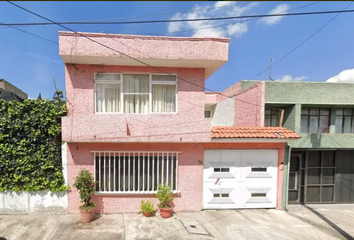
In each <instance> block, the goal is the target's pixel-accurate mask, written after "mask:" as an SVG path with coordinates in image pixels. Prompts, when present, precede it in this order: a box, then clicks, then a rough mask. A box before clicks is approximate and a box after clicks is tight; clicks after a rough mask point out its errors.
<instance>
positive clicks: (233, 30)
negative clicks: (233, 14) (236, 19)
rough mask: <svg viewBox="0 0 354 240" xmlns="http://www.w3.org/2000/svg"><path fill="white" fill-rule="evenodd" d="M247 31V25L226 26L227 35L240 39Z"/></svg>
mask: <svg viewBox="0 0 354 240" xmlns="http://www.w3.org/2000/svg"><path fill="white" fill-rule="evenodd" d="M247 31H248V26H247V23H235V24H230V25H228V26H227V33H228V35H230V36H232V35H235V36H236V37H240V36H241V35H242V34H244V33H245V32H247Z"/></svg>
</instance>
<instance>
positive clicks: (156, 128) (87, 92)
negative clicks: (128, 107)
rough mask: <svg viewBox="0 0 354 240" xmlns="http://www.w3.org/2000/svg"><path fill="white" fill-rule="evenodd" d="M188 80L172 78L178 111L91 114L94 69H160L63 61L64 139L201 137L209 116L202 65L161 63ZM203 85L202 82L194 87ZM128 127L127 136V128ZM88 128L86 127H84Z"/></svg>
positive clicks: (187, 139)
mask: <svg viewBox="0 0 354 240" xmlns="http://www.w3.org/2000/svg"><path fill="white" fill-rule="evenodd" d="M160 69H163V70H164V71H166V72H171V73H174V74H177V76H178V77H180V78H183V79H193V83H194V84H191V83H188V82H186V81H183V80H180V79H178V80H177V88H178V93H177V113H176V114H174V113H166V114H96V113H95V100H94V99H95V96H94V76H95V73H96V72H124V73H125V72H128V73H159V72H158V71H157V70H153V69H151V68H149V67H136V66H96V65H95V66H91V65H69V64H67V65H66V66H65V79H66V98H67V107H68V116H66V117H64V118H62V124H63V132H62V136H63V137H62V138H63V141H66V142H127V141H128V142H141V141H144V142H146V141H147V142H205V141H210V125H211V120H210V119H205V118H204V104H205V94H204V89H203V87H204V80H205V79H204V69H194V68H192V69H191V68H160ZM196 85H199V86H203V87H198V86H196ZM127 126H128V128H129V130H130V135H128V133H127ZM88 129H90V131H87V130H88Z"/></svg>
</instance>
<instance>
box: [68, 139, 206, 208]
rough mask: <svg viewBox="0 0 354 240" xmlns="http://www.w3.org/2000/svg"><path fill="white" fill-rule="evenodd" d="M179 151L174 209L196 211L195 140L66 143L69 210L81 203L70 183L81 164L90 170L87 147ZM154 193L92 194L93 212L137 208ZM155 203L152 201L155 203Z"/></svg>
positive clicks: (199, 182) (198, 155)
mask: <svg viewBox="0 0 354 240" xmlns="http://www.w3.org/2000/svg"><path fill="white" fill-rule="evenodd" d="M94 150H96V151H180V152H181V153H180V154H179V155H178V164H179V166H178V189H179V190H180V192H181V193H180V194H178V195H176V196H175V200H174V204H175V207H174V210H175V211H199V210H201V209H202V198H203V157H204V148H203V145H202V144H197V143H194V144H192V143H176V144H168V143H68V184H69V185H70V186H71V189H70V191H69V195H68V197H69V201H68V202H69V206H68V210H69V213H77V212H78V207H79V206H80V205H81V203H80V198H79V194H78V192H77V190H76V189H75V188H74V187H72V185H73V183H74V182H75V177H76V176H77V175H78V173H79V171H80V170H81V169H83V168H86V169H88V170H89V171H91V172H92V173H93V172H94V157H93V153H91V151H94ZM145 199H151V200H152V201H153V202H155V203H157V202H158V199H157V198H156V196H155V195H99V196H94V197H93V201H94V202H95V203H96V204H97V208H96V212H100V213H103V212H104V213H123V212H139V211H140V202H141V200H145ZM155 206H156V205H155Z"/></svg>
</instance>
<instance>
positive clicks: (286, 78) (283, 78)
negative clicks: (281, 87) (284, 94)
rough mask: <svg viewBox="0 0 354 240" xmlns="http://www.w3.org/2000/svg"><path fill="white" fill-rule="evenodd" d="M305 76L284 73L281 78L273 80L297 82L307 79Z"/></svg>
mask: <svg viewBox="0 0 354 240" xmlns="http://www.w3.org/2000/svg"><path fill="white" fill-rule="evenodd" d="M307 78H308V77H307V76H300V77H292V76H291V75H284V76H283V77H282V78H281V79H277V80H275V81H281V82H298V81H302V80H305V79H307Z"/></svg>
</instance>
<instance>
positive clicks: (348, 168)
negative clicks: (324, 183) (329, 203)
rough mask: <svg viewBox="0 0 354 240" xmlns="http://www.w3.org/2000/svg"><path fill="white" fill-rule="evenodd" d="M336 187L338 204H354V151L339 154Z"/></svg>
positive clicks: (343, 151)
mask: <svg viewBox="0 0 354 240" xmlns="http://www.w3.org/2000/svg"><path fill="white" fill-rule="evenodd" d="M335 187H336V189H335V201H336V203H353V202H354V151H349V150H347V151H345V150H341V151H338V152H337V158H336V176H335Z"/></svg>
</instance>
